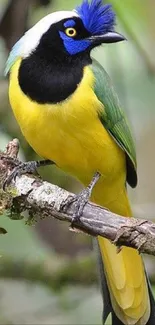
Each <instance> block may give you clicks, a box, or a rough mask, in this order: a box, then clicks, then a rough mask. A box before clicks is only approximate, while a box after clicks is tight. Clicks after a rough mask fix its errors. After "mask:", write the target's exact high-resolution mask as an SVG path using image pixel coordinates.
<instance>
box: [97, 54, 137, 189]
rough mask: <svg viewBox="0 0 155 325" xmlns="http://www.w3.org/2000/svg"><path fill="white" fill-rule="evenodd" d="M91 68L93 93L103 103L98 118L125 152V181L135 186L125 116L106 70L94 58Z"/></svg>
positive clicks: (132, 144)
mask: <svg viewBox="0 0 155 325" xmlns="http://www.w3.org/2000/svg"><path fill="white" fill-rule="evenodd" d="M92 70H93V73H94V76H95V88H94V91H95V94H96V96H97V97H98V99H99V100H100V102H101V103H103V105H104V110H103V113H100V116H99V117H100V120H101V122H102V124H103V125H104V127H105V128H106V129H107V130H108V132H109V133H110V134H111V136H112V137H113V138H114V139H115V141H116V142H117V143H118V145H119V146H120V147H121V148H122V149H123V150H124V151H125V152H126V163H127V182H128V183H129V185H130V186H132V187H135V186H136V185H137V172H136V167H137V163H136V151H135V146H134V142H133V139H132V135H131V132H130V128H129V126H128V123H127V121H126V117H125V115H124V112H123V110H122V109H121V106H120V103H119V100H118V97H117V95H116V93H115V91H114V88H113V86H112V84H111V80H110V78H109V76H108V74H107V73H106V71H105V70H104V69H103V67H102V66H101V65H100V64H99V63H98V62H97V61H95V60H93V63H92Z"/></svg>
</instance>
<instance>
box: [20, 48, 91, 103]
mask: <svg viewBox="0 0 155 325" xmlns="http://www.w3.org/2000/svg"><path fill="white" fill-rule="evenodd" d="M90 63H91V59H90V58H89V57H87V58H81V57H80V56H76V57H73V58H71V57H64V58H63V57H59V58H58V59H57V58H56V56H53V57H52V55H51V56H50V57H49V56H46V55H45V54H44V55H43V53H40V52H35V53H33V54H31V56H30V57H28V58H25V59H24V60H23V61H22V63H21V66H20V69H19V75H18V78H19V85H20V87H21V89H22V91H23V92H24V93H25V94H26V95H27V96H28V97H29V98H30V99H31V100H33V101H35V102H38V103H40V104H56V103H59V102H62V101H64V100H66V99H67V98H68V97H69V96H71V95H72V94H73V93H74V92H75V90H76V89H77V87H78V85H79V83H80V82H81V80H82V77H83V69H84V67H85V66H86V65H88V64H90Z"/></svg>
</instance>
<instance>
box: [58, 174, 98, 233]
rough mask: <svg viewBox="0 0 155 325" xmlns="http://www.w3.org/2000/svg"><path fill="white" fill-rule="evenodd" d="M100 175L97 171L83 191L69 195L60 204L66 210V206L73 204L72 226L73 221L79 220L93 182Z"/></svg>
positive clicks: (96, 180)
mask: <svg viewBox="0 0 155 325" xmlns="http://www.w3.org/2000/svg"><path fill="white" fill-rule="evenodd" d="M100 176H101V175H100V174H99V173H98V172H97V173H96V174H95V175H94V177H93V179H92V181H91V183H90V184H89V185H88V186H87V187H86V188H85V189H84V190H83V191H81V192H80V193H79V194H77V195H75V196H69V197H68V199H67V200H66V201H65V202H63V204H62V205H61V209H62V210H63V211H65V212H66V211H67V209H68V207H69V206H70V205H72V204H74V213H73V218H72V222H71V226H72V227H74V223H75V222H77V221H79V220H80V218H81V216H82V214H83V210H84V208H85V206H86V204H87V203H88V201H89V199H90V197H91V194H92V190H93V188H94V186H95V184H96V183H97V182H98V180H99V178H100Z"/></svg>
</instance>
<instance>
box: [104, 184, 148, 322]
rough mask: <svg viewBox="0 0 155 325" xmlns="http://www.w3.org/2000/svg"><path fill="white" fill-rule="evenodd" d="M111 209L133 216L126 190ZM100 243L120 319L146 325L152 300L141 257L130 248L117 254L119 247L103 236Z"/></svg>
mask: <svg viewBox="0 0 155 325" xmlns="http://www.w3.org/2000/svg"><path fill="white" fill-rule="evenodd" d="M119 199H120V200H119ZM103 205H104V204H103ZM123 205H124V208H123ZM106 207H107V204H106ZM120 207H121V208H120ZM108 208H109V209H110V210H112V211H114V212H116V213H118V214H121V215H124V216H128V217H129V216H131V209H130V205H129V202H128V198H127V194H126V190H124V192H123V193H121V197H120V198H117V201H115V202H112V203H109V205H108ZM98 241H99V247H100V251H101V256H102V260H103V264H104V270H105V275H106V279H107V285H108V289H109V293H110V298H111V303H112V307H113V310H114V312H115V314H116V316H117V317H118V318H119V319H120V320H121V322H122V323H123V324H126V325H135V324H136V325H144V324H146V323H147V321H148V319H149V316H150V299H149V293H148V285H147V281H146V276H145V270H144V265H143V261H142V258H141V256H140V255H139V254H138V252H137V251H136V250H135V249H132V248H128V247H123V248H122V250H121V252H120V253H117V250H116V247H115V246H114V245H113V244H112V243H110V241H109V240H107V239H104V238H102V237H98Z"/></svg>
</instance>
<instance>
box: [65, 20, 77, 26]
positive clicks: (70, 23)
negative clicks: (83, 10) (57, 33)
mask: <svg viewBox="0 0 155 325" xmlns="http://www.w3.org/2000/svg"><path fill="white" fill-rule="evenodd" d="M75 25H76V22H75V21H74V20H73V19H70V20H67V21H66V22H65V23H64V27H65V28H69V27H74V26H75Z"/></svg>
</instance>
